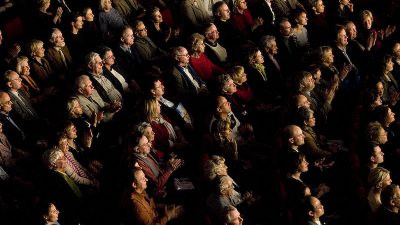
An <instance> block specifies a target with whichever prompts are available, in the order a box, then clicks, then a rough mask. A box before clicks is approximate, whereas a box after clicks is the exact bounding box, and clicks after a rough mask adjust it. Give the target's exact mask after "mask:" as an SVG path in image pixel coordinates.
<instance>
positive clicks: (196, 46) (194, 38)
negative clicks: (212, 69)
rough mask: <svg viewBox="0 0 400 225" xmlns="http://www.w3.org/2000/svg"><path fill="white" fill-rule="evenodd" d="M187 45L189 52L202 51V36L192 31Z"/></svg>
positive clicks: (203, 47)
mask: <svg viewBox="0 0 400 225" xmlns="http://www.w3.org/2000/svg"><path fill="white" fill-rule="evenodd" d="M188 44H189V45H188V47H189V50H190V52H191V53H203V52H204V49H205V45H204V36H203V35H201V34H199V33H193V34H192V35H190V37H189V43H188Z"/></svg>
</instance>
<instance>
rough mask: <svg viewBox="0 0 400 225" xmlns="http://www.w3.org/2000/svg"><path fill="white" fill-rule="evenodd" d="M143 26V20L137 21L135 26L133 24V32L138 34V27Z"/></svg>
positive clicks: (134, 23)
mask: <svg viewBox="0 0 400 225" xmlns="http://www.w3.org/2000/svg"><path fill="white" fill-rule="evenodd" d="M141 24H144V23H143V21H141V20H135V21H134V22H133V24H132V28H133V32H135V33H136V32H137V31H138V29H137V27H138V26H139V25H141Z"/></svg>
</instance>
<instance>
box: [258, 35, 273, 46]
mask: <svg viewBox="0 0 400 225" xmlns="http://www.w3.org/2000/svg"><path fill="white" fill-rule="evenodd" d="M275 40H276V38H275V37H274V36H272V35H265V36H263V37H262V38H261V40H260V44H259V46H260V47H261V48H266V49H271V47H272V42H274V41H275Z"/></svg>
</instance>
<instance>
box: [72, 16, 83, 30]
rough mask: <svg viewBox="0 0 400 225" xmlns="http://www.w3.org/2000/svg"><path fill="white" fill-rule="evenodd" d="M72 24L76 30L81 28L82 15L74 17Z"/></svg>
mask: <svg viewBox="0 0 400 225" xmlns="http://www.w3.org/2000/svg"><path fill="white" fill-rule="evenodd" d="M73 26H74V27H75V28H76V29H78V30H79V29H82V27H83V17H82V16H78V17H77V18H76V21H75V22H74V23H73Z"/></svg>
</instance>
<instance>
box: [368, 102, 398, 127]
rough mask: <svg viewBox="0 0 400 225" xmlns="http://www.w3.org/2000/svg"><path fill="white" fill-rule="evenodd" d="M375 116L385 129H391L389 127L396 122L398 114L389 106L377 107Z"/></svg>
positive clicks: (374, 112)
mask: <svg viewBox="0 0 400 225" xmlns="http://www.w3.org/2000/svg"><path fill="white" fill-rule="evenodd" d="M373 114H374V116H375V119H376V120H377V121H378V122H380V123H381V124H382V126H384V127H389V125H390V124H391V123H393V122H394V121H395V120H396V119H395V115H396V114H395V113H394V112H393V111H392V109H391V108H390V107H389V106H387V105H380V106H377V107H375V109H374V111H373Z"/></svg>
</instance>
